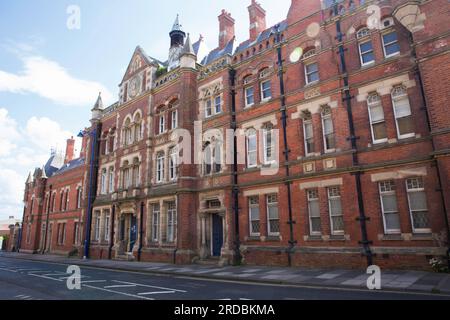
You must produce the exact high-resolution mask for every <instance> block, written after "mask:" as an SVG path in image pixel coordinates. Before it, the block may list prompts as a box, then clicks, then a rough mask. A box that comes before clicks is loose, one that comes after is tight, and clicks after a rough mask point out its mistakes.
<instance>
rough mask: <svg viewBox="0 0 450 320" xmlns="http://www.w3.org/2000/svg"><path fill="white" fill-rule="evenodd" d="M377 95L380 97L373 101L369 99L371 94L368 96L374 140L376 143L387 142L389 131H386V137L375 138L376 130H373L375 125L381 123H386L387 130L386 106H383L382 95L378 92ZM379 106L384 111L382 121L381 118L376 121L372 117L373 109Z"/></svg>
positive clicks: (371, 130) (368, 108)
mask: <svg viewBox="0 0 450 320" xmlns="http://www.w3.org/2000/svg"><path fill="white" fill-rule="evenodd" d="M376 96H377V98H378V100H377V102H371V101H369V98H370V96H368V97H367V112H368V113H369V121H370V132H371V134H372V142H373V143H374V144H378V143H385V142H387V141H388V137H387V131H386V138H383V139H375V131H374V130H373V127H374V125H376V124H380V123H384V126H385V129H386V130H387V128H386V117H385V115H384V108H383V104H382V101H381V97H380V96H379V95H378V94H377V95H376ZM378 106H379V107H381V110H382V111H383V120H382V121H381V120H378V121H374V120H373V119H372V112H371V109H372V108H374V107H378Z"/></svg>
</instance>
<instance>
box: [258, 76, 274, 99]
mask: <svg viewBox="0 0 450 320" xmlns="http://www.w3.org/2000/svg"><path fill="white" fill-rule="evenodd" d="M269 73H270V72H269V68H264V69H262V70H261V71H260V72H259V78H260V79H261V82H260V90H261V91H260V92H261V101H263V102H264V101H267V100H270V99H271V98H272V82H271V80H270V79H269V78H268V77H269Z"/></svg>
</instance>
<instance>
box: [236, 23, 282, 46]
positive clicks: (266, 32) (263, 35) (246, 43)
mask: <svg viewBox="0 0 450 320" xmlns="http://www.w3.org/2000/svg"><path fill="white" fill-rule="evenodd" d="M275 26H276V25H275ZM275 26H272V27H270V28H268V29H266V30H264V31H262V32H261V33H260V34H259V35H258V37H257V38H256V40H255V41H250V39H249V40H246V41H244V42H242V43H241V44H240V45H239V46H238V47H237V48H236V51H235V52H234V54H238V53H241V52H242V51H245V50H246V49H248V48H250V47H253V46H254V45H256V44H259V43H262V42H264V41H266V40H267V39H269V38H270V37H271V36H272V35H273V34H274V33H275ZM279 26H280V29H279V30H280V32H283V31H285V30H286V29H287V27H288V23H287V20H284V21H281V22H280V23H279Z"/></svg>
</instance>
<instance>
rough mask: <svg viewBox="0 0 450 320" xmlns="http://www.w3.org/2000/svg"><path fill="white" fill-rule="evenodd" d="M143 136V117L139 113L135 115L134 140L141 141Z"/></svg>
mask: <svg viewBox="0 0 450 320" xmlns="http://www.w3.org/2000/svg"><path fill="white" fill-rule="evenodd" d="M141 138H142V119H141V115H140V114H139V113H138V114H136V116H135V117H134V141H136V142H137V141H140V140H141Z"/></svg>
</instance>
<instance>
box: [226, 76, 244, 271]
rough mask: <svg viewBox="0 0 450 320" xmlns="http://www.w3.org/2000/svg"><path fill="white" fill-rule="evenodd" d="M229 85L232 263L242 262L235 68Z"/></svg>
mask: <svg viewBox="0 0 450 320" xmlns="http://www.w3.org/2000/svg"><path fill="white" fill-rule="evenodd" d="M229 76H230V86H231V95H230V96H231V129H232V130H233V133H234V137H233V173H232V174H233V187H232V188H233V189H232V195H233V212H234V264H235V265H239V264H241V262H242V255H241V240H240V234H239V180H238V169H239V168H238V152H237V135H236V131H237V121H236V88H235V86H236V70H235V69H230V71H229Z"/></svg>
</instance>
